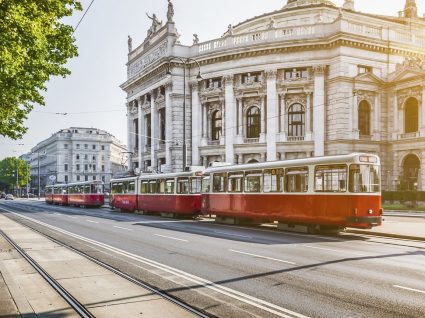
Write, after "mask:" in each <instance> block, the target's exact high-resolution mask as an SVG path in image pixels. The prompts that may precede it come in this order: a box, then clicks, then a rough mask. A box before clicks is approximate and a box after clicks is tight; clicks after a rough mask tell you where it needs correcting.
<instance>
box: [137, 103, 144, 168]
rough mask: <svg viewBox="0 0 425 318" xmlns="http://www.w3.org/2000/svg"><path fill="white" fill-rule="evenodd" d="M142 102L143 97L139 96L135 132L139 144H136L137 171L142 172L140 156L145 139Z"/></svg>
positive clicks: (142, 161) (142, 166)
mask: <svg viewBox="0 0 425 318" xmlns="http://www.w3.org/2000/svg"><path fill="white" fill-rule="evenodd" d="M142 102H143V99H142V98H140V99H139V100H138V103H139V104H138V105H139V107H138V111H137V115H138V117H137V121H138V126H139V131H138V132H137V133H138V134H139V139H138V140H139V144H138V145H137V148H138V151H137V158H138V161H139V171H140V172H143V171H144V160H143V158H142V156H143V152H144V148H145V145H144V141H145V132H144V125H143V110H142Z"/></svg>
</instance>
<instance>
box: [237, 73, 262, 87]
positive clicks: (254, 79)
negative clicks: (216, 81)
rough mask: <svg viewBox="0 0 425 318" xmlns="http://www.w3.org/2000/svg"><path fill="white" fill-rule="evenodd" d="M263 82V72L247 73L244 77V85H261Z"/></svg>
mask: <svg viewBox="0 0 425 318" xmlns="http://www.w3.org/2000/svg"><path fill="white" fill-rule="evenodd" d="M260 81H261V72H256V73H246V74H243V75H242V84H252V83H259V82H260Z"/></svg>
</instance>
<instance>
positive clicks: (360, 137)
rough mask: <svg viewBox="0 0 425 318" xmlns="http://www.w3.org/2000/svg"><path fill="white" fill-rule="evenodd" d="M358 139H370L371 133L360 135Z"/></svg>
mask: <svg viewBox="0 0 425 318" xmlns="http://www.w3.org/2000/svg"><path fill="white" fill-rule="evenodd" d="M359 139H360V140H372V136H371V135H360V136H359Z"/></svg>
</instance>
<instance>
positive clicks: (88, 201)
mask: <svg viewBox="0 0 425 318" xmlns="http://www.w3.org/2000/svg"><path fill="white" fill-rule="evenodd" d="M103 190H104V185H103V182H102V181H86V182H78V183H69V184H55V185H50V186H47V187H46V189H45V197H46V203H47V204H59V205H76V206H82V207H101V206H102V205H103V204H104V203H105V195H104V193H103V192H104V191H103Z"/></svg>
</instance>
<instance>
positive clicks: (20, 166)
mask: <svg viewBox="0 0 425 318" xmlns="http://www.w3.org/2000/svg"><path fill="white" fill-rule="evenodd" d="M16 171H18V184H19V187H22V186H24V185H26V184H27V183H28V182H29V180H30V178H31V167H30V165H28V164H27V163H26V162H25V161H24V160H21V159H18V158H15V157H9V158H5V159H3V160H1V161H0V183H3V184H5V185H7V186H8V188H9V189H13V188H14V187H16Z"/></svg>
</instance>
